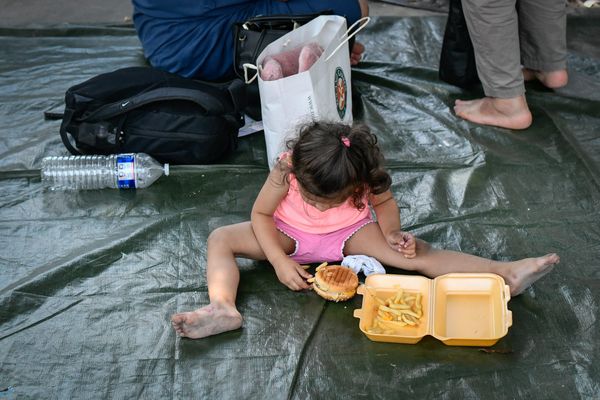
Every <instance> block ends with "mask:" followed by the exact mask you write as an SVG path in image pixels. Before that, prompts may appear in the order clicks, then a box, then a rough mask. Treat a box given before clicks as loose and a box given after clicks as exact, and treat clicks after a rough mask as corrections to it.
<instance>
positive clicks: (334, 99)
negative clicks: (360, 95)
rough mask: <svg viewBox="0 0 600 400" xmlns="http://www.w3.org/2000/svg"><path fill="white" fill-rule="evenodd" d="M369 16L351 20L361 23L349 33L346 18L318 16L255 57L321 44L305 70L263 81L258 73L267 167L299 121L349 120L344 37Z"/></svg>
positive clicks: (347, 76)
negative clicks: (312, 60)
mask: <svg viewBox="0 0 600 400" xmlns="http://www.w3.org/2000/svg"><path fill="white" fill-rule="evenodd" d="M368 21H369V19H368V18H364V19H362V20H359V21H357V23H356V24H359V23H362V22H365V24H363V25H362V26H361V27H360V28H358V29H357V30H356V31H354V32H353V34H352V35H350V36H349V35H348V29H347V28H346V19H345V18H343V17H340V16H335V15H322V16H319V17H317V18H315V19H314V20H312V21H310V22H309V23H307V24H305V25H303V26H301V27H299V28H297V29H295V30H293V31H291V32H289V33H288V34H286V35H284V36H282V37H281V38H279V39H277V40H276V41H274V42H273V43H271V44H270V45H268V46H267V47H266V48H265V49H264V50H263V51H262V52H261V54H260V55H259V56H258V58H257V65H258V66H260V65H262V63H263V60H264V59H265V58H266V57H268V56H272V55H276V54H279V53H282V52H284V51H287V50H290V49H294V48H298V47H300V46H303V45H306V44H308V43H317V44H318V45H319V46H320V47H321V48H323V54H322V55H321V56H320V57H319V58H318V60H317V61H316V62H315V63H314V64H313V65H312V67H310V69H309V70H307V71H304V72H300V73H297V74H295V75H291V76H288V77H285V78H281V79H277V80H272V81H264V80H262V78H261V77H260V74H257V76H258V87H259V92H260V101H261V111H262V121H263V126H264V130H265V142H266V146H267V157H268V161H269V168H273V166H274V165H275V161H276V158H277V156H278V155H279V154H280V153H281V152H283V151H284V150H285V142H286V141H287V140H288V139H290V138H292V137H293V135H294V134H295V133H296V130H297V127H298V126H299V124H302V123H307V122H310V121H327V122H341V123H345V124H348V125H350V124H352V92H351V90H352V89H351V87H350V53H349V50H348V45H347V44H346V42H347V41H348V39H349V38H350V37H351V36H353V35H354V34H356V33H357V32H358V31H359V30H360V29H362V27H364V26H365V25H366V23H368ZM356 24H355V25H353V26H352V27H351V29H352V28H353V27H354V26H356ZM246 67H248V65H246V66H245V68H246ZM250 67H252V68H256V67H255V66H250ZM257 69H258V68H257ZM246 71H247V69H246ZM246 81H247V82H249V80H248V79H246ZM250 81H251V80H250Z"/></svg>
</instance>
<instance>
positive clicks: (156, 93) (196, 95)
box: [63, 87, 225, 122]
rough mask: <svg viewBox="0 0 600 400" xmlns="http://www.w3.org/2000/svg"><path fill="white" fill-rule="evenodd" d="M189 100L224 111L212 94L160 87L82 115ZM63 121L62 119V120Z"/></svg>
mask: <svg viewBox="0 0 600 400" xmlns="http://www.w3.org/2000/svg"><path fill="white" fill-rule="evenodd" d="M163 100H189V101H192V102H194V103H196V104H198V105H199V106H200V107H202V108H204V109H205V110H206V111H207V112H208V113H209V114H211V115H219V114H223V113H225V110H224V109H223V105H222V104H221V103H220V102H219V101H217V100H215V98H214V96H212V95H211V94H209V93H205V92H202V91H200V90H197V89H188V88H178V87H161V88H157V89H152V90H149V91H147V92H144V93H140V94H137V95H135V96H132V97H130V98H128V99H122V100H119V101H116V102H114V103H110V104H106V105H104V106H102V107H100V108H98V109H97V110H96V111H94V112H92V113H90V114H88V115H86V116H85V117H83V118H82V119H83V120H88V121H89V120H92V121H94V120H96V121H100V120H103V119H106V118H111V117H114V116H116V115H119V114H122V113H124V112H128V111H131V110H134V109H136V108H139V107H142V106H144V105H146V104H149V103H153V102H155V101H163ZM63 122H64V120H63Z"/></svg>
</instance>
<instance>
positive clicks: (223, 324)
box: [171, 222, 293, 339]
mask: <svg viewBox="0 0 600 400" xmlns="http://www.w3.org/2000/svg"><path fill="white" fill-rule="evenodd" d="M281 236H283V235H281ZM282 240H290V239H289V238H287V237H285V238H282ZM290 241H291V240H290ZM286 245H288V243H287V242H286ZM291 246H292V248H293V244H292V245H291ZM207 247H208V249H207V266H206V278H207V283H208V296H209V298H210V304H209V305H207V306H204V307H201V308H199V309H197V310H194V311H189V312H184V313H179V314H175V315H173V316H172V317H171V322H172V324H173V328H175V331H176V332H177V333H178V334H179V335H180V336H185V337H189V338H192V339H199V338H203V337H206V336H211V335H216V334H218V333H222V332H226V331H231V330H234V329H238V328H239V327H241V326H242V316H241V314H240V313H239V311H238V310H237V308H236V306H235V299H236V295H237V289H238V284H239V281H240V273H239V269H238V266H237V263H236V261H235V257H236V256H237V257H245V258H250V259H254V260H264V259H265V255H264V253H263V251H262V249H261V248H260V246H259V244H258V242H257V240H256V237H255V236H254V232H253V230H252V226H251V224H250V222H243V223H240V224H235V225H228V226H224V227H221V228H218V229H216V230H214V231H213V232H212V233H211V234H210V236H209V237H208V244H207ZM288 247H289V246H288Z"/></svg>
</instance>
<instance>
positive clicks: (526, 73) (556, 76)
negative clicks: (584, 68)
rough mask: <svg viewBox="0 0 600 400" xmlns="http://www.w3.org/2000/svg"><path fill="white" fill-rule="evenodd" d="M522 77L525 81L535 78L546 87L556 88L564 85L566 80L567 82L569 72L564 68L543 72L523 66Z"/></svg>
mask: <svg viewBox="0 0 600 400" xmlns="http://www.w3.org/2000/svg"><path fill="white" fill-rule="evenodd" d="M523 79H525V80H526V81H532V80H534V79H537V80H538V81H540V82H541V83H542V85H544V86H546V87H547V88H550V89H557V88H560V87H563V86H565V85H566V84H567V82H569V74H568V73H567V70H566V69H560V70H558V71H550V72H544V71H536V70H533V69H529V68H523Z"/></svg>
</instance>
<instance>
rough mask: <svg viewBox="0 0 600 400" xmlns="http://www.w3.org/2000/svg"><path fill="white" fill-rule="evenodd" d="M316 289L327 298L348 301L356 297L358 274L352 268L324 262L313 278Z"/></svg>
mask: <svg viewBox="0 0 600 400" xmlns="http://www.w3.org/2000/svg"><path fill="white" fill-rule="evenodd" d="M310 281H312V284H313V289H314V291H315V292H316V293H317V294H318V295H319V296H321V297H323V298H324V299H325V300H331V301H346V300H349V299H351V298H352V297H354V295H355V294H356V288H357V287H358V276H357V275H356V273H355V272H354V271H352V270H351V269H350V268H346V267H343V266H341V265H327V263H323V264H321V265H319V266H318V267H317V270H316V273H315V277H314V278H312V279H311V280H310Z"/></svg>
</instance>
